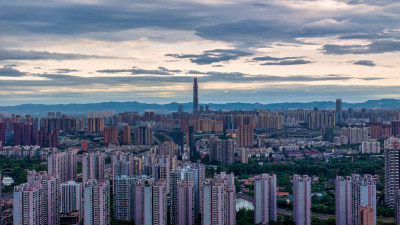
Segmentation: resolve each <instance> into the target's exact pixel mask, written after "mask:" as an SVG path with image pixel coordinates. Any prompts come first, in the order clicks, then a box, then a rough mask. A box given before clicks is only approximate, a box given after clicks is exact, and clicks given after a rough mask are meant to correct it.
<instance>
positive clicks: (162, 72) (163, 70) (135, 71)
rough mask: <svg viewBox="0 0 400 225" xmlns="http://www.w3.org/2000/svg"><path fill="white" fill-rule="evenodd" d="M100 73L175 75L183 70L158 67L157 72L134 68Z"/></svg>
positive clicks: (101, 71)
mask: <svg viewBox="0 0 400 225" xmlns="http://www.w3.org/2000/svg"><path fill="white" fill-rule="evenodd" d="M97 72H99V73H126V72H128V73H131V74H132V75H144V74H151V75H173V74H174V73H179V72H182V71H181V70H169V69H167V68H165V67H161V66H160V67H158V69H156V70H146V69H140V68H136V67H133V68H132V69H117V70H112V69H111V70H97Z"/></svg>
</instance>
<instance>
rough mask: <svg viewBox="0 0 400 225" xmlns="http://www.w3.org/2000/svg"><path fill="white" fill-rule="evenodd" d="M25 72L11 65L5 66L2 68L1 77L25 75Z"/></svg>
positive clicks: (0, 70) (0, 69)
mask: <svg viewBox="0 0 400 225" xmlns="http://www.w3.org/2000/svg"><path fill="white" fill-rule="evenodd" d="M25 74H26V73H23V72H21V71H19V70H16V69H13V68H12V67H10V66H4V67H3V68H0V77H21V76H24V75H25ZM1 82H3V81H1ZM1 82H0V83H1Z"/></svg>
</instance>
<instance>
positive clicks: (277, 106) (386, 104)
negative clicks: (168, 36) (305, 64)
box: [0, 99, 400, 115]
mask: <svg viewBox="0 0 400 225" xmlns="http://www.w3.org/2000/svg"><path fill="white" fill-rule="evenodd" d="M179 104H181V105H182V106H183V110H184V111H188V112H191V111H192V108H193V106H192V103H191V102H189V103H177V102H172V103H168V104H147V103H140V102H137V101H134V102H102V103H83V104H54V105H45V104H22V105H16V106H0V112H9V113H21V114H32V115H38V114H47V112H62V113H66V114H70V115H75V114H82V113H86V112H89V111H90V112H99V111H113V112H115V113H118V112H126V111H129V112H132V111H138V112H140V113H143V112H144V111H145V110H146V109H152V110H155V111H156V112H157V113H170V112H176V111H177V110H178V105H179ZM205 105H206V104H200V106H205ZM208 105H209V106H210V109H211V110H254V109H269V110H281V109H282V107H284V109H313V108H314V107H318V108H319V109H335V107H336V103H335V102H334V101H314V102H307V103H301V102H284V103H271V104H261V103H241V102H236V103H224V104H215V103H210V104H208ZM343 108H400V100H399V99H381V100H368V101H366V102H362V103H347V102H343Z"/></svg>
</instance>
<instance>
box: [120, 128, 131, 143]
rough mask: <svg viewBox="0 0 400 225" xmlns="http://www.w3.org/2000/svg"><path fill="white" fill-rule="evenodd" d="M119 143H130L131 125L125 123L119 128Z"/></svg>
mask: <svg viewBox="0 0 400 225" xmlns="http://www.w3.org/2000/svg"><path fill="white" fill-rule="evenodd" d="M120 136H121V144H123V145H129V144H130V143H131V127H130V126H129V125H126V126H125V127H124V129H122V130H121V135H120Z"/></svg>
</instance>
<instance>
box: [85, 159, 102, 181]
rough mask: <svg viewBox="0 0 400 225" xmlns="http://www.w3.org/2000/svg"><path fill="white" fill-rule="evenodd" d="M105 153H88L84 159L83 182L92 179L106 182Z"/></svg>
mask: <svg viewBox="0 0 400 225" xmlns="http://www.w3.org/2000/svg"><path fill="white" fill-rule="evenodd" d="M104 164H105V154H104V153H87V154H84V155H83V157H82V175H83V176H82V181H83V182H86V181H88V180H90V179H96V180H99V181H101V180H104V178H105V174H104Z"/></svg>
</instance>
